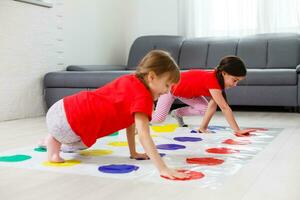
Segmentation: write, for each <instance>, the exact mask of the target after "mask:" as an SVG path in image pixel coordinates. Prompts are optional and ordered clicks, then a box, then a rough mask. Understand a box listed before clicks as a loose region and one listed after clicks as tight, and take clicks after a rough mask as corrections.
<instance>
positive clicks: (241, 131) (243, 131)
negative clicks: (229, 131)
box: [235, 129, 256, 135]
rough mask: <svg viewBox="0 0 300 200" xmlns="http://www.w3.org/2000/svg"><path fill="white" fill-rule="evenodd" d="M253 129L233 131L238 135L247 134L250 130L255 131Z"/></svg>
mask: <svg viewBox="0 0 300 200" xmlns="http://www.w3.org/2000/svg"><path fill="white" fill-rule="evenodd" d="M255 131H256V130H255V129H244V130H239V131H235V133H236V134H239V135H249V134H250V133H251V132H255Z"/></svg>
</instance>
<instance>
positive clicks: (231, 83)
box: [222, 71, 245, 88]
mask: <svg viewBox="0 0 300 200" xmlns="http://www.w3.org/2000/svg"><path fill="white" fill-rule="evenodd" d="M222 74H223V78H224V86H225V88H231V87H235V86H236V85H237V84H238V82H239V81H241V80H243V79H245V76H232V75H230V74H228V73H226V72H224V71H223V72H222Z"/></svg>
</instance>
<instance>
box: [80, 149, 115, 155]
mask: <svg viewBox="0 0 300 200" xmlns="http://www.w3.org/2000/svg"><path fill="white" fill-rule="evenodd" d="M112 153H113V151H111V150H105V149H91V150H83V151H80V155H82V156H105V155H109V154H112Z"/></svg>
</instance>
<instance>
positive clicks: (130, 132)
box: [126, 124, 149, 159]
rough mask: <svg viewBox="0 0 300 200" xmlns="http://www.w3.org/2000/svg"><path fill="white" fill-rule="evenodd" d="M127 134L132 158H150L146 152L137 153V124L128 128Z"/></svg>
mask: <svg viewBox="0 0 300 200" xmlns="http://www.w3.org/2000/svg"><path fill="white" fill-rule="evenodd" d="M126 135H127V141H128V147H129V151H130V158H133V159H149V157H148V156H147V155H146V154H145V153H144V154H141V153H137V152H136V149H135V125H134V124H132V125H131V126H129V127H128V128H126Z"/></svg>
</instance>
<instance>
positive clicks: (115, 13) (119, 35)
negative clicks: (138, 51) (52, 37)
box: [64, 0, 178, 65]
mask: <svg viewBox="0 0 300 200" xmlns="http://www.w3.org/2000/svg"><path fill="white" fill-rule="evenodd" d="M177 10H178V0H163V1H161V0H125V1H124V0H106V1H105V0H89V1H86V0H77V1H74V0H64V37H65V41H66V42H65V47H66V48H65V49H66V54H65V56H66V64H67V65H71V64H126V62H127V56H128V52H129V48H130V46H131V44H132V42H133V41H134V39H136V38H137V37H138V36H141V35H149V34H163V35H176V34H178V19H177V18H178V16H177Z"/></svg>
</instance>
